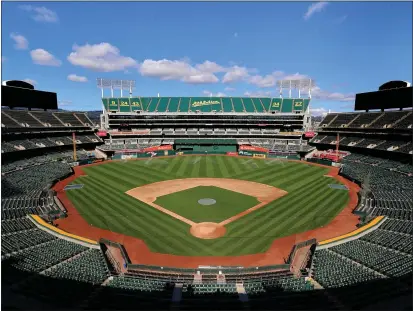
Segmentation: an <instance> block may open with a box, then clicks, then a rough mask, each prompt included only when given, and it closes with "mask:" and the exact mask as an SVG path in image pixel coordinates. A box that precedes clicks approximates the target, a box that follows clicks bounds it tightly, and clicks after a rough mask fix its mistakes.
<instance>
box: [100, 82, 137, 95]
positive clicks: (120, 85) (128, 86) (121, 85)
mask: <svg viewBox="0 0 413 311" xmlns="http://www.w3.org/2000/svg"><path fill="white" fill-rule="evenodd" d="M96 80H97V81H96V82H97V87H98V88H100V90H101V92H102V98H103V97H104V90H105V89H110V97H113V91H114V90H120V97H123V90H129V98H130V97H132V90H134V89H135V87H136V81H135V80H113V79H102V78H97V79H96Z"/></svg>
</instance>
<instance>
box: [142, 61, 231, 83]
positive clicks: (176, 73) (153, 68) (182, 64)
mask: <svg viewBox="0 0 413 311" xmlns="http://www.w3.org/2000/svg"><path fill="white" fill-rule="evenodd" d="M223 70H224V69H223V68H222V67H221V66H219V65H217V64H216V63H213V62H210V61H205V62H204V63H202V64H198V65H195V67H194V66H192V65H191V64H190V63H189V61H188V60H168V59H161V60H153V59H145V60H144V61H143V62H142V63H141V64H140V65H139V72H140V74H141V75H142V76H145V77H156V78H160V79H161V80H180V81H183V82H186V83H190V84H202V83H216V82H218V81H219V79H218V77H217V76H216V75H215V74H214V73H215V72H220V71H223Z"/></svg>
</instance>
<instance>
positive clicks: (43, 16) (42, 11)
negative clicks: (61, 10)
mask: <svg viewBox="0 0 413 311" xmlns="http://www.w3.org/2000/svg"><path fill="white" fill-rule="evenodd" d="M20 9H22V10H25V11H28V12H31V13H32V18H33V19H34V20H35V21H37V22H44V23H56V22H57V21H58V20H59V18H58V17H57V14H56V12H54V11H52V10H49V9H48V8H45V7H44V6H42V7H35V6H32V5H21V6H20Z"/></svg>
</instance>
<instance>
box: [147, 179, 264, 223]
mask: <svg viewBox="0 0 413 311" xmlns="http://www.w3.org/2000/svg"><path fill="white" fill-rule="evenodd" d="M205 198H210V199H214V200H216V203H215V204H213V205H201V204H199V203H198V200H199V199H205ZM155 203H156V204H158V205H160V206H162V207H164V208H166V209H168V210H170V211H172V212H174V213H177V214H179V215H181V216H184V217H185V218H187V219H189V220H192V221H195V222H221V221H223V220H225V219H228V218H230V217H231V216H234V215H237V214H239V213H241V212H243V211H245V210H247V209H249V208H250V207H253V206H255V205H257V204H259V203H260V202H259V201H258V200H257V198H254V197H251V196H249V195H245V194H242V193H239V192H234V191H230V190H227V189H222V188H219V187H211V186H199V187H194V188H190V189H187V190H183V191H179V192H175V193H172V194H168V195H164V196H161V197H159V198H157V199H156V200H155Z"/></svg>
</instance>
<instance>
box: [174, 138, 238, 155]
mask: <svg viewBox="0 0 413 311" xmlns="http://www.w3.org/2000/svg"><path fill="white" fill-rule="evenodd" d="M237 146H238V144H237V140H236V139H175V144H174V150H175V151H176V152H184V153H185V154H200V153H202V154H203V153H209V154H226V153H227V152H237Z"/></svg>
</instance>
